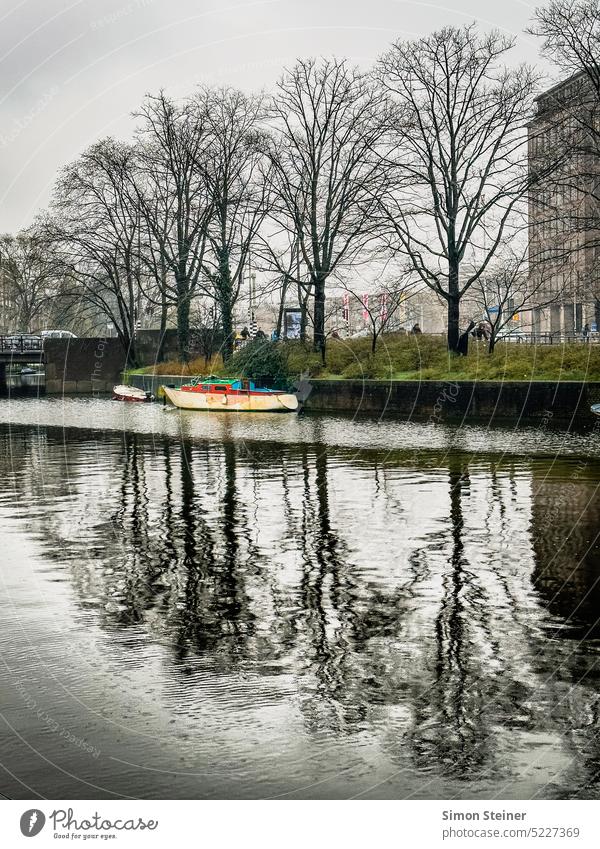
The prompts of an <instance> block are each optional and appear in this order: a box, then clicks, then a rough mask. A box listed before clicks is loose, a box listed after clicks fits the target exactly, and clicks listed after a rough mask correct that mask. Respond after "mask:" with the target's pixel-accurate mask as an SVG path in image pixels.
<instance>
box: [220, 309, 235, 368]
mask: <svg viewBox="0 0 600 849" xmlns="http://www.w3.org/2000/svg"><path fill="white" fill-rule="evenodd" d="M220 309H221V328H222V330H223V346H222V349H221V350H222V352H223V362H224V363H228V362H229V360H230V359H231V358H232V357H233V316H232V314H231V300H230V298H222V299H221V302H220Z"/></svg>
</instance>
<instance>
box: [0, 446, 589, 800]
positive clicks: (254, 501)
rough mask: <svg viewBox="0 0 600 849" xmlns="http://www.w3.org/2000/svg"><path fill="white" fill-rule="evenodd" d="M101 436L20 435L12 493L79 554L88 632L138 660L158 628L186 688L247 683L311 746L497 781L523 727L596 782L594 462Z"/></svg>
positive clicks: (30, 518)
mask: <svg viewBox="0 0 600 849" xmlns="http://www.w3.org/2000/svg"><path fill="white" fill-rule="evenodd" d="M317 436H318V434H317ZM98 439H99V437H98V435H97V434H96V435H95V436H94V437H93V438H92V437H91V435H90V434H86V433H85V432H83V431H82V432H78V433H77V435H76V434H73V435H72V438H71V439H70V440H69V443H68V448H67V449H65V448H64V443H63V441H62V435H59V434H57V433H55V432H53V431H51V430H48V431H47V432H43V433H42V434H41V435H40V434H39V433H34V432H33V431H27V430H23V431H21V432H17V433H14V432H13V433H12V434H11V447H10V453H8V452H5V453H4V454H3V455H2V460H1V462H2V464H3V467H4V468H3V469H2V471H3V479H4V480H5V481H6V484H5V490H4V495H3V498H7V497H8V495H9V494H11V497H13V496H14V494H15V493H16V494H17V496H18V499H19V503H20V504H23V505H25V506H24V507H23V510H22V514H23V516H24V517H25V518H26V519H27V522H28V527H29V529H30V532H32V533H35V535H36V536H38V537H39V538H40V539H42V540H43V546H44V549H45V551H46V553H47V554H48V556H51V557H53V558H55V559H56V560H57V561H58V562H60V563H68V565H69V569H70V577H71V581H72V584H73V586H74V588H75V591H76V594H77V599H78V603H79V605H80V608H81V610H82V611H83V612H85V614H86V615H88V616H89V617H90V622H95V623H97V624H98V625H99V626H100V627H102V628H104V629H108V630H111V629H116V630H118V631H119V632H127V631H129V632H130V638H129V640H128V641H127V642H126V644H125V643H121V644H120V645H123V646H124V645H126V650H127V652H128V653H129V659H128V662H131V657H133V658H135V656H136V652H137V651H138V649H139V646H140V645H141V644H142V639H145V640H147V639H150V640H153V641H155V642H156V643H157V644H158V645H162V646H165V647H167V648H166V651H167V656H168V659H169V662H168V669H169V673H170V674H172V675H174V676H177V677H179V678H181V679H182V680H184V679H185V680H186V681H187V682H188V684H187V686H188V687H189V688H194V687H197V686H199V684H198V683H197V682H198V680H199V678H200V677H202V676H206V675H207V674H208V675H210V676H212V678H213V679H217V678H223V679H225V678H227V680H228V681H230V680H233V679H232V676H233V678H236V677H237V679H238V680H240V679H241V678H242V677H243V678H247V677H248V676H251V677H252V680H253V681H254V682H255V690H256V693H257V696H256V697H257V699H260V698H264V699H267V698H268V699H270V700H271V702H272V703H275V702H278V701H281V700H287V701H288V702H289V704H290V705H291V706H292V709H293V710H294V711H295V712H297V715H298V717H299V720H300V721H301V723H302V725H303V728H304V731H305V733H307V734H308V735H310V736H312V737H315V738H319V739H320V738H321V737H323V736H324V737H326V738H328V739H334V740H335V739H340V738H342V737H343V738H352V739H354V740H355V741H356V744H357V746H358V745H363V744H364V745H367V741H371V743H372V741H373V740H374V739H375V740H376V741H377V746H380V747H381V750H382V751H384V752H385V753H386V756H387V757H389V758H390V759H391V762H392V763H393V764H396V765H398V766H404V767H406V765H407V763H411V764H412V765H413V767H414V768H415V769H417V770H418V771H419V772H420V773H421V774H430V775H432V776H440V775H442V776H444V775H446V776H450V777H452V778H454V779H458V780H465V781H466V780H468V779H472V778H473V777H474V776H477V777H478V778H480V779H483V780H484V781H485V780H488V781H490V782H491V783H490V786H492V784H493V782H494V781H496V782H498V781H510V780H511V776H512V775H513V774H514V773H515V771H517V769H518V768H520V767H517V764H516V758H517V754H518V752H519V748H520V747H521V746H522V745H523V739H526V738H528V736H532V735H541V734H542V735H543V734H554V735H559V737H560V739H561V740H562V745H563V746H564V749H565V753H566V757H567V759H571V758H572V759H573V760H572V762H571V760H568V763H569V764H570V766H569V767H568V769H569V770H570V772H569V773H568V774H569V781H571V782H572V783H573V784H574V785H576V786H577V787H578V788H579V789H580V792H584V793H585V792H590V793H591V792H592V791H591V790H590V788H592V787H594V786H595V784H596V782H597V778H598V774H599V772H600V768H599V763H600V752H599V751H598V743H597V740H598V733H597V732H598V721H599V716H600V705H599V701H598V696H597V684H598V680H597V675H598V673H597V671H596V657H597V638H598V632H597V601H598V597H599V596H598V592H599V590H598V579H599V574H600V559H599V558H598V540H597V536H596V534H597V527H598V521H597V520H598V502H597V500H596V490H595V484H594V483H593V480H594V479H595V478H597V468H596V467H594V468H592V466H591V465H590V464H588V468H587V472H586V474H579V475H578V476H576V477H573V475H572V469H571V470H570V471H569V470H568V469H567V470H566V471H565V469H563V470H562V471H561V472H560V474H559V473H557V474H558V475H559V476H558V477H557V478H555V477H553V476H552V471H551V469H548V468H546V467H544V468H543V476H541V477H540V474H541V472H540V470H541V469H542V467H541V465H540V461H536V462H535V463H534V462H529V463H527V462H525V463H522V464H518V463H514V462H513V463H512V464H511V463H505V464H502V463H500V462H499V461H498V460H494V459H478V460H473V459H472V458H468V457H466V456H463V455H460V454H455V455H452V454H451V455H447V456H444V457H436V456H435V455H433V454H432V455H431V456H430V457H428V459H427V463H425V462H424V463H423V464H422V466H420V465H417V466H416V467H415V462H414V458H411V459H410V460H409V459H407V458H406V457H403V456H402V455H397V456H396V455H393V454H392V455H388V456H386V457H385V458H382V457H381V456H377V455H376V454H375V453H373V454H369V453H368V452H361V455H360V457H355V456H353V455H352V453H351V452H349V451H344V450H342V449H337V450H335V449H331V448H328V447H327V446H325V445H324V444H320V443H319V442H318V439H316V441H315V442H314V443H310V444H301V445H277V444H273V445H269V444H268V443H265V442H262V443H260V445H244V444H240V443H235V442H233V441H232V440H230V439H228V438H227V434H226V433H225V434H224V441H223V442H222V443H214V442H212V443H211V442H205V443H203V442H196V443H195V442H192V441H189V440H187V439H185V438H182V439H181V440H180V441H177V440H173V439H171V438H167V437H160V438H158V439H156V440H154V441H151V440H150V439H149V438H147V437H144V436H141V435H138V434H134V433H126V434H123V435H122V436H121V437H117V436H116V435H115V436H111V435H104V436H103V437H101V440H102V441H101V443H100V444H99V443H98ZM40 456H41V461H40V459H39V458H40ZM536 463H537V465H536ZM36 464H37V466H36ZM40 465H41V467H43V469H44V478H43V486H42V485H41V484H40V478H39V476H36V475H35V474H33V473H32V468H36V467H37V468H39V467H40ZM569 474H571V477H570V483H569V486H570V488H571V492H570V495H569V499H568V503H570V504H571V505H575V506H572V511H571V513H569V511H568V510H567V509H566V508H565V503H566V502H565V501H564V498H563V500H562V501H561V500H560V499H561V496H560V493H561V492H562V493H563V495H564V488H565V483H564V479H563V478H564V476H565V475H569ZM560 475H563V478H561V477H560ZM553 499H555V500H556V499H558V500H559V507H557V506H556V504H553ZM565 540H566V542H565ZM575 640H577V641H579V640H582V643H581V644H579V642H575ZM115 650H116V651H118V650H119V649H118V648H116V649H115ZM140 657H141V655H140ZM139 662H140V663H141V662H142V661H141V660H140V661H139ZM190 692H191V693H192V697H191V700H192V702H193V692H194V691H193V690H190ZM265 693H267V694H268V695H265Z"/></svg>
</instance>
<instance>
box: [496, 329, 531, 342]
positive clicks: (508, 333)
mask: <svg viewBox="0 0 600 849" xmlns="http://www.w3.org/2000/svg"><path fill="white" fill-rule="evenodd" d="M528 337H529V334H528V333H525V331H524V330H521V329H520V328H519V327H512V328H511V329H510V330H501V331H500V333H498V335H497V336H496V341H497V342H526V341H527V339H528Z"/></svg>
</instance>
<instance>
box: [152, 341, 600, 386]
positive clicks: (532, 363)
mask: <svg viewBox="0 0 600 849" xmlns="http://www.w3.org/2000/svg"><path fill="white" fill-rule="evenodd" d="M370 346H371V343H370V340H369V339H349V340H339V341H338V340H333V339H331V340H329V342H328V346H327V363H326V365H325V366H322V365H321V362H320V358H319V356H318V355H317V354H315V353H314V352H313V351H312V350H311V349H310V347H309V346H307V347H304V346H302V345H300V344H299V343H295V342H290V343H285V344H284V345H282V349H283V351H284V352H285V356H286V360H287V369H288V373H289V375H290V376H294V375H298V374H300V373H302V372H305V373H306V372H308V373H309V374H310V376H311V377H315V378H324V379H343V378H353V379H373V380H600V345H596V344H589V345H585V344H583V343H577V344H565V345H562V344H555V345H525V344H519V343H516V342H500V343H498V345H497V347H496V350H495V352H494V354H493V355H492V356H490V355H489V354H488V353H487V346H486V344H485V343H483V342H475V341H474V340H471V341H470V344H469V354H468V356H466V357H457V356H453V355H450V354H449V353H448V351H447V350H446V345H445V342H444V340H443V339H441V338H440V337H434V336H427V335H426V334H423V335H421V336H400V335H398V336H397V335H395V334H389V335H387V336H384V337H382V339H381V340H380V341H379V344H378V348H377V352H376V354H375V356H372V355H371V350H370ZM136 371H137V372H138V373H139V372H145V373H154V374H177V375H180V374H190V375H202V374H210V373H212V374H215V373H216V374H218V373H221V374H228V375H231V374H235V369H232V368H229V369H225V370H224V369H223V363H222V361H221V358H220V357H218V356H217V357H215V358H213V360H212V361H211V362H210V363H206V362H205V361H204V359H203V358H198V359H196V360H193V361H191V362H190V363H188V364H187V365H184V366H182V364H181V363H179V362H176V361H172V362H166V363H159V364H157V365H155V366H149V367H147V368H144V369H137V370H136Z"/></svg>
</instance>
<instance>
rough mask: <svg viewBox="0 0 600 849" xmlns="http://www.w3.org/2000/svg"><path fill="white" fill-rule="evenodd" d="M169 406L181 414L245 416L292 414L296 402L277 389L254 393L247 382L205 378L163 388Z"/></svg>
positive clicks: (290, 394)
mask: <svg viewBox="0 0 600 849" xmlns="http://www.w3.org/2000/svg"><path fill="white" fill-rule="evenodd" d="M162 388H163V391H164V393H165V395H166V397H167V398H168V399H169V401H170V402H171V404H174V405H175V406H176V407H179V408H180V409H182V410H220V411H222V412H236V413H240V412H246V413H295V412H296V411H297V410H298V406H299V404H298V398H297V397H296V396H295V395H294V394H292V393H290V392H282V391H279V390H277V389H257V388H256V386H255V385H254V383H253V382H252V381H250V380H233V379H223V378H213V377H211V378H208V379H206V380H202V381H197V382H195V383H190V384H187V385H186V386H182V387H181V388H180V389H173V388H172V387H170V386H163V387H162Z"/></svg>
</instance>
